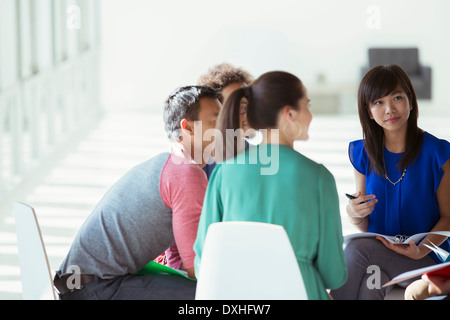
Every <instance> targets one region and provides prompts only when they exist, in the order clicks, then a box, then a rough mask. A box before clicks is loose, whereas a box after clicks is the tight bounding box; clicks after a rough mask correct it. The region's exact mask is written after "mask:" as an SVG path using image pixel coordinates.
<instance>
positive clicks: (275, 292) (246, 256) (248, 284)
mask: <svg viewBox="0 0 450 320" xmlns="http://www.w3.org/2000/svg"><path fill="white" fill-rule="evenodd" d="M195 298H196V300H307V299H308V298H307V294H306V289H305V286H304V283H303V278H302V275H301V273H300V268H299V266H298V262H297V259H296V257H295V254H294V251H293V249H292V245H291V243H290V241H289V238H288V235H287V233H286V231H285V229H284V228H283V227H282V226H278V225H272V224H267V223H258V222H219V223H213V224H211V225H210V226H209V228H208V232H207V235H206V239H205V244H204V248H203V253H202V259H201V262H200V269H199V272H198V277H197V292H196V297H195Z"/></svg>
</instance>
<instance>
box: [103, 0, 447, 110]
mask: <svg viewBox="0 0 450 320" xmlns="http://www.w3.org/2000/svg"><path fill="white" fill-rule="evenodd" d="M371 5H375V6H377V8H379V10H380V15H379V18H380V19H379V20H377V21H378V22H379V23H380V27H381V28H380V29H370V28H368V26H367V22H368V20H369V19H371V18H374V16H373V13H368V12H367V9H368V8H369V7H370V6H371ZM449 18H450V1H448V0H431V1H426V2H425V1H423V0H408V1H407V0H395V1H388V0H377V1H375V0H373V1H372V0H340V1H336V0H320V1H299V0H277V1H273V0H228V1H226V2H224V1H211V0H190V1H183V0H172V1H164V2H163V1H152V0H106V1H103V4H102V27H103V28H102V32H103V34H102V37H103V53H104V56H103V81H104V82H103V97H104V103H105V106H106V107H108V106H109V107H114V106H119V107H131V106H135V105H146V104H150V105H152V106H154V107H155V108H160V107H161V105H162V103H163V101H164V99H165V98H166V97H167V95H168V94H169V93H170V92H171V91H172V90H173V89H174V88H176V87H177V86H181V85H186V84H193V83H195V81H196V80H197V78H198V76H199V75H200V74H201V73H203V72H205V71H206V70H207V69H208V68H209V67H211V66H212V65H214V64H217V63H221V62H224V61H228V62H231V63H234V64H236V65H240V66H243V67H245V68H246V69H248V70H249V71H250V72H252V73H253V74H254V75H255V76H258V75H260V74H261V73H263V72H266V71H270V70H273V69H283V70H287V71H290V72H293V73H295V74H296V75H298V76H299V77H300V78H301V79H302V80H303V81H304V82H305V84H306V85H308V84H314V83H315V81H316V80H317V77H318V74H324V75H325V78H326V80H327V81H328V82H329V83H332V84H342V83H345V84H357V83H358V81H359V80H360V76H361V75H360V70H361V67H362V66H363V65H365V64H366V63H367V48H368V47H371V46H396V47H408V46H418V47H419V48H420V55H421V61H422V63H424V64H426V65H430V66H431V67H432V68H433V80H434V86H433V94H434V99H433V101H432V103H426V104H424V105H425V106H426V110H424V109H425V108H422V112H432V113H437V112H446V113H448V114H449V115H450V96H448V95H447V94H446V92H447V83H448V82H447V79H448V77H447V74H448V73H449V72H450V59H448V57H449V56H450V41H449V40H448V34H449V33H450V19H449ZM371 21H372V20H371Z"/></svg>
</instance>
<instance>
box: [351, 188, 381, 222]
mask: <svg viewBox="0 0 450 320" xmlns="http://www.w3.org/2000/svg"><path fill="white" fill-rule="evenodd" d="M347 197H348V198H349V199H350V201H349V204H348V206H347V214H348V215H349V217H350V218H351V220H352V223H353V224H355V225H359V224H360V223H361V222H362V221H363V220H364V218H365V217H367V216H368V215H369V214H371V213H372V211H373V209H375V204H376V203H377V202H378V199H376V196H375V195H373V194H372V195H366V196H362V195H361V191H359V192H358V193H357V194H356V195H349V194H347Z"/></svg>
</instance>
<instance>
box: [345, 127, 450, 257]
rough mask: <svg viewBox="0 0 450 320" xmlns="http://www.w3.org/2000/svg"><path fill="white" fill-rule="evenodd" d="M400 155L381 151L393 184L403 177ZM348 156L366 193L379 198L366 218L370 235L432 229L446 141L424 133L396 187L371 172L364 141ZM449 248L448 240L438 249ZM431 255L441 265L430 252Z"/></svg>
mask: <svg viewBox="0 0 450 320" xmlns="http://www.w3.org/2000/svg"><path fill="white" fill-rule="evenodd" d="M402 155H403V154H402V153H392V152H389V151H388V150H387V149H386V148H384V161H385V165H386V170H387V175H388V177H389V179H390V180H391V181H392V182H396V181H398V180H399V179H400V177H401V176H402V174H403V170H399V169H398V168H397V163H398V162H399V160H400V158H401V157H402ZM349 157H350V161H351V163H352V164H353V167H354V168H355V169H356V170H357V171H358V172H360V173H361V174H363V175H365V177H366V194H368V195H370V194H374V195H376V197H377V199H378V203H377V204H376V205H375V209H374V210H373V211H372V213H371V214H370V215H369V230H368V231H369V232H375V233H381V234H386V235H391V236H395V235H406V236H411V235H413V234H416V233H421V232H429V231H431V229H433V227H434V226H435V225H436V223H437V222H438V220H439V218H440V213H439V204H438V201H437V197H436V191H437V189H438V188H439V184H440V182H441V180H442V177H443V176H444V171H442V169H441V167H442V166H443V165H444V164H445V163H446V162H447V161H448V159H449V158H450V143H449V142H448V141H446V140H441V139H438V138H436V137H434V136H433V135H431V134H429V133H427V132H424V136H423V146H422V150H421V152H420V154H419V156H418V157H417V159H416V161H415V162H414V163H413V165H411V166H410V167H407V171H406V174H405V176H404V177H403V180H402V181H401V182H399V183H398V184H397V185H395V186H394V185H393V184H392V183H390V182H389V181H388V180H386V178H385V177H382V176H380V175H378V174H377V173H376V172H375V171H373V170H370V166H369V157H368V155H367V153H366V151H365V149H364V141H363V140H357V141H353V142H351V143H350V145H349ZM449 247H450V240H449V239H447V240H446V241H445V242H444V243H443V244H442V245H441V248H443V249H444V250H446V251H449ZM430 256H431V257H432V258H433V259H434V260H435V261H436V262H440V260H439V259H438V258H437V256H436V255H435V254H434V253H433V252H432V253H430Z"/></svg>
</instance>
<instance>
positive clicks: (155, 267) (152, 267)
mask: <svg viewBox="0 0 450 320" xmlns="http://www.w3.org/2000/svg"><path fill="white" fill-rule="evenodd" d="M138 274H140V275H144V274H173V275H177V276H182V277H185V278H186V279H189V280H192V281H195V279H191V278H189V277H188V276H187V274H184V273H182V272H180V271H178V270H175V269H172V268H170V267H168V266H165V265H162V264H159V263H158V262H155V261H150V262H149V263H148V264H147V265H146V266H145V267H144V268H142V269H141V270H140V271H139V272H138Z"/></svg>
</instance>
